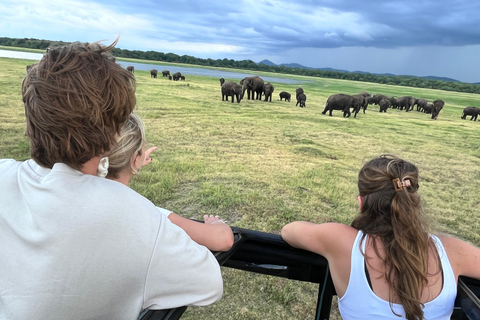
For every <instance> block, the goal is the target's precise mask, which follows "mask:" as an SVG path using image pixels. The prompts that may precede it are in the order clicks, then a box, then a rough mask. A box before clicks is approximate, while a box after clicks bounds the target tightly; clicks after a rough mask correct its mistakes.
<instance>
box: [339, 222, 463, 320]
mask: <svg viewBox="0 0 480 320" xmlns="http://www.w3.org/2000/svg"><path fill="white" fill-rule="evenodd" d="M362 235H363V232H362V231H358V234H357V237H356V238H355V242H354V243H353V248H352V262H351V264H352V265H351V269H350V280H349V282H348V287H347V290H346V292H345V294H344V295H343V297H341V298H339V299H338V308H339V310H340V314H341V315H342V318H343V319H344V320H351V319H359V320H360V319H362V320H363V319H371V320H375V319H379V320H384V319H395V320H398V319H405V312H404V310H403V307H402V305H400V304H396V303H393V304H392V305H391V306H392V309H393V311H394V312H395V313H396V314H398V315H401V318H400V317H398V316H396V315H395V314H394V313H393V312H392V309H391V308H390V303H389V302H388V301H385V300H383V299H381V298H380V297H378V296H377V295H376V294H375V293H374V292H373V291H372V289H371V288H370V286H369V284H368V281H367V278H366V275H365V259H364V256H363V254H362V252H365V243H366V240H367V237H365V239H364V241H363V242H362V243H361V244H360V241H361V239H362ZM431 237H432V240H433V242H434V243H435V246H436V248H437V251H438V255H439V257H440V260H441V263H442V269H443V288H442V291H441V292H440V294H439V295H438V296H437V297H436V298H435V299H433V300H432V301H430V302H427V303H425V308H424V309H423V312H424V317H425V319H426V320H450V316H451V315H452V312H453V306H454V303H455V298H456V296H457V282H456V280H455V275H454V273H453V270H452V266H451V265H450V261H449V260H448V257H447V253H446V252H445V248H444V247H443V244H442V242H441V241H440V239H439V238H438V237H436V236H434V235H431Z"/></svg>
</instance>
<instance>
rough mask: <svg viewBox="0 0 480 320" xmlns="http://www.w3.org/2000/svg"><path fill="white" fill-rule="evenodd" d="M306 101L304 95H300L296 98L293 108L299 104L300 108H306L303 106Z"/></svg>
mask: <svg viewBox="0 0 480 320" xmlns="http://www.w3.org/2000/svg"><path fill="white" fill-rule="evenodd" d="M306 101H307V96H306V95H305V93H300V94H299V95H298V96H297V104H296V105H295V106H298V105H299V104H300V108H305V107H306V105H305V102H306Z"/></svg>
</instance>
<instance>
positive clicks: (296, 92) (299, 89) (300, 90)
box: [295, 88, 304, 100]
mask: <svg viewBox="0 0 480 320" xmlns="http://www.w3.org/2000/svg"><path fill="white" fill-rule="evenodd" d="M301 93H304V92H303V88H297V90H295V98H297V100H298V95H299V94H301Z"/></svg>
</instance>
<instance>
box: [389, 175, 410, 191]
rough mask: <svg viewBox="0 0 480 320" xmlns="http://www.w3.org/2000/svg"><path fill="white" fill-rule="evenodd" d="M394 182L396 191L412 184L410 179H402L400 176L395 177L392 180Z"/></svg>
mask: <svg viewBox="0 0 480 320" xmlns="http://www.w3.org/2000/svg"><path fill="white" fill-rule="evenodd" d="M392 182H393V187H394V188H395V191H396V192H398V191H400V190H403V188H404V187H405V188H407V187H410V186H411V185H412V184H411V183H410V179H407V180H400V179H398V178H395V179H393V180H392Z"/></svg>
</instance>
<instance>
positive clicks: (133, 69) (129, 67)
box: [127, 66, 135, 73]
mask: <svg viewBox="0 0 480 320" xmlns="http://www.w3.org/2000/svg"><path fill="white" fill-rule="evenodd" d="M127 70H128V71H130V72H131V73H135V68H134V67H133V66H128V67H127Z"/></svg>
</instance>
